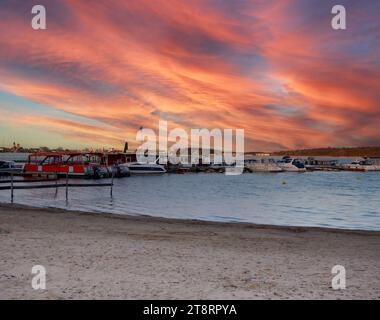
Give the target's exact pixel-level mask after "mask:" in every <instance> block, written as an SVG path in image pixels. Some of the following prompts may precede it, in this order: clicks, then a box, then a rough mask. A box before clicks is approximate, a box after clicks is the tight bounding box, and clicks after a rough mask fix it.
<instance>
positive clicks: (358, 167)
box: [342, 159, 380, 172]
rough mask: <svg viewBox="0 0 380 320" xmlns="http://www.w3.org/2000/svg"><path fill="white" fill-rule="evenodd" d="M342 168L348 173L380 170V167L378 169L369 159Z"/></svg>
mask: <svg viewBox="0 0 380 320" xmlns="http://www.w3.org/2000/svg"><path fill="white" fill-rule="evenodd" d="M342 168H343V170H347V171H361V172H366V171H378V170H380V167H377V166H376V165H375V164H374V163H373V161H371V160H369V159H365V160H356V161H353V162H351V163H349V164H344V165H343V166H342Z"/></svg>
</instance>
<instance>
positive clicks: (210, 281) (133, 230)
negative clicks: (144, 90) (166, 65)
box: [0, 205, 380, 299]
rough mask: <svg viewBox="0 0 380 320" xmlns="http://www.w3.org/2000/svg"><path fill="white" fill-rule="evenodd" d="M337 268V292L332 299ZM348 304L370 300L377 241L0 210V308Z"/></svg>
mask: <svg viewBox="0 0 380 320" xmlns="http://www.w3.org/2000/svg"><path fill="white" fill-rule="evenodd" d="M338 264H339V265H343V266H345V268H346V271H347V289H346V290H341V291H334V290H333V289H332V288H331V279H332V277H333V275H332V274H331V269H332V267H333V266H334V265H338ZM34 265H43V266H45V268H46V270H47V288H46V290H44V291H35V290H33V289H32V287H31V280H32V274H31V268H32V267H33V266H34ZM351 298H353V299H380V233H379V232H361V231H339V230H324V229H316V228H285V227H284V228H282V227H270V226H256V225H252V224H231V223H229V224H228V223H214V222H200V221H181V220H169V219H158V218H151V217H134V216H116V215H109V214H91V213H79V212H68V211H64V210H58V209H34V208H27V207H22V206H10V205H0V299H351Z"/></svg>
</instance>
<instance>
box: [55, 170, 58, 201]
mask: <svg viewBox="0 0 380 320" xmlns="http://www.w3.org/2000/svg"><path fill="white" fill-rule="evenodd" d="M57 195H58V173H57V171H56V172H55V198H57Z"/></svg>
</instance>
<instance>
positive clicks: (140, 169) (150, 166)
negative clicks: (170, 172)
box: [120, 162, 166, 174]
mask: <svg viewBox="0 0 380 320" xmlns="http://www.w3.org/2000/svg"><path fill="white" fill-rule="evenodd" d="M120 166H121V167H127V168H128V169H129V172H130V174H163V173H166V169H165V167H164V166H162V165H160V164H156V163H147V164H142V163H139V162H129V163H124V164H121V165H120Z"/></svg>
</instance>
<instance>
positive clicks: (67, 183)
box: [66, 173, 69, 201]
mask: <svg viewBox="0 0 380 320" xmlns="http://www.w3.org/2000/svg"><path fill="white" fill-rule="evenodd" d="M67 200H69V174H68V173H66V201H67Z"/></svg>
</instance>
